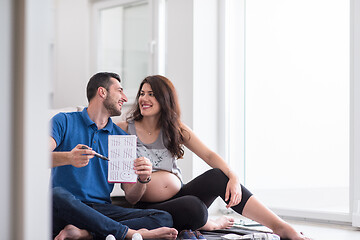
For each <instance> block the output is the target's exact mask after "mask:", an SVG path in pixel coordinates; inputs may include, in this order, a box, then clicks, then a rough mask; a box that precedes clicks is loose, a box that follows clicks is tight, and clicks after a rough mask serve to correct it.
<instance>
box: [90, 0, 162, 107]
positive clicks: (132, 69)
mask: <svg viewBox="0 0 360 240" xmlns="http://www.w3.org/2000/svg"><path fill="white" fill-rule="evenodd" d="M164 2H165V0H163V1H152V0H149V1H144V0H115V1H99V2H97V3H96V4H94V26H95V30H94V33H95V34H94V35H95V36H94V37H95V39H96V44H95V48H96V53H95V59H96V63H95V66H94V68H95V69H96V70H95V71H113V72H117V73H119V74H120V76H121V78H122V79H123V80H124V81H123V83H122V84H123V86H124V88H126V92H127V94H128V97H129V98H130V101H131V100H132V98H133V97H134V96H135V94H136V90H137V88H138V86H139V84H140V82H141V81H142V80H143V79H144V77H146V76H147V75H149V74H155V73H159V68H163V66H159V65H160V64H164V60H163V58H164V51H163V50H162V49H164V48H165V47H164V46H163V42H164V41H163V39H162V38H164V37H163V35H164V34H163V31H164V30H163V29H164V24H165V23H164V18H165V16H164V11H163V10H162V9H164V8H165V7H164ZM160 19H161V20H162V21H161V23H162V24H160ZM160 44H161V45H160Z"/></svg>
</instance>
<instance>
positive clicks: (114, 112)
mask: <svg viewBox="0 0 360 240" xmlns="http://www.w3.org/2000/svg"><path fill="white" fill-rule="evenodd" d="M110 81H111V83H112V84H111V85H110V87H109V91H108V94H107V96H106V99H105V101H104V107H105V108H106V109H107V110H108V111H109V113H110V116H119V115H120V114H121V108H122V105H123V104H124V102H127V100H128V99H127V97H126V95H125V93H124V92H123V88H122V86H121V84H120V82H119V81H118V80H116V79H115V78H110Z"/></svg>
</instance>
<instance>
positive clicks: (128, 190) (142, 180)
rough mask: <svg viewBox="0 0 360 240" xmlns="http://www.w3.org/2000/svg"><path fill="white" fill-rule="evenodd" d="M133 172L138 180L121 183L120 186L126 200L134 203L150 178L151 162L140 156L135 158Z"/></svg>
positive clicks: (144, 189) (140, 195)
mask: <svg viewBox="0 0 360 240" xmlns="http://www.w3.org/2000/svg"><path fill="white" fill-rule="evenodd" d="M134 169H135V173H136V174H138V181H137V182H136V183H135V184H134V183H122V184H121V188H122V189H123V190H124V192H125V198H126V200H127V201H128V202H129V203H130V204H132V205H134V204H136V203H137V202H138V201H140V199H141V198H142V196H143V195H144V193H145V191H146V185H147V182H149V180H151V178H150V177H151V172H152V164H151V162H150V160H149V159H147V158H145V157H140V158H137V159H135V162H134Z"/></svg>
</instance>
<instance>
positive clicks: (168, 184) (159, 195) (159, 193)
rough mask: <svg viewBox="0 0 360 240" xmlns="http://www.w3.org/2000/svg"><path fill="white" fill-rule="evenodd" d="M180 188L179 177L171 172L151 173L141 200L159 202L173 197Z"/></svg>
mask: <svg viewBox="0 0 360 240" xmlns="http://www.w3.org/2000/svg"><path fill="white" fill-rule="evenodd" d="M180 188H181V181H180V179H179V178H178V177H177V176H176V175H174V174H173V173H170V172H167V171H158V172H153V173H152V174H151V181H150V182H149V183H148V184H147V186H146V191H145V193H144V195H143V197H142V198H141V201H143V202H161V201H165V200H168V199H169V198H171V197H173V196H174V195H175V194H176V193H177V192H178V191H179V190H180Z"/></svg>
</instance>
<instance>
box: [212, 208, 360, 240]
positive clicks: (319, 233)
mask: <svg viewBox="0 0 360 240" xmlns="http://www.w3.org/2000/svg"><path fill="white" fill-rule="evenodd" d="M218 216H219V215H218V214H212V215H211V216H210V218H212V219H216V218H217V217H218ZM226 216H231V217H233V218H234V219H235V221H238V222H239V221H240V220H241V219H242V220H243V219H244V218H243V217H242V216H241V215H239V214H236V213H233V214H229V215H226ZM285 220H286V221H287V222H288V223H290V224H291V225H292V226H293V227H294V228H295V229H296V230H298V231H299V232H303V233H304V234H305V235H306V236H308V237H311V238H312V239H313V240H360V228H353V227H351V226H344V225H335V224H325V223H316V222H303V221H295V220H287V219H285Z"/></svg>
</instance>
